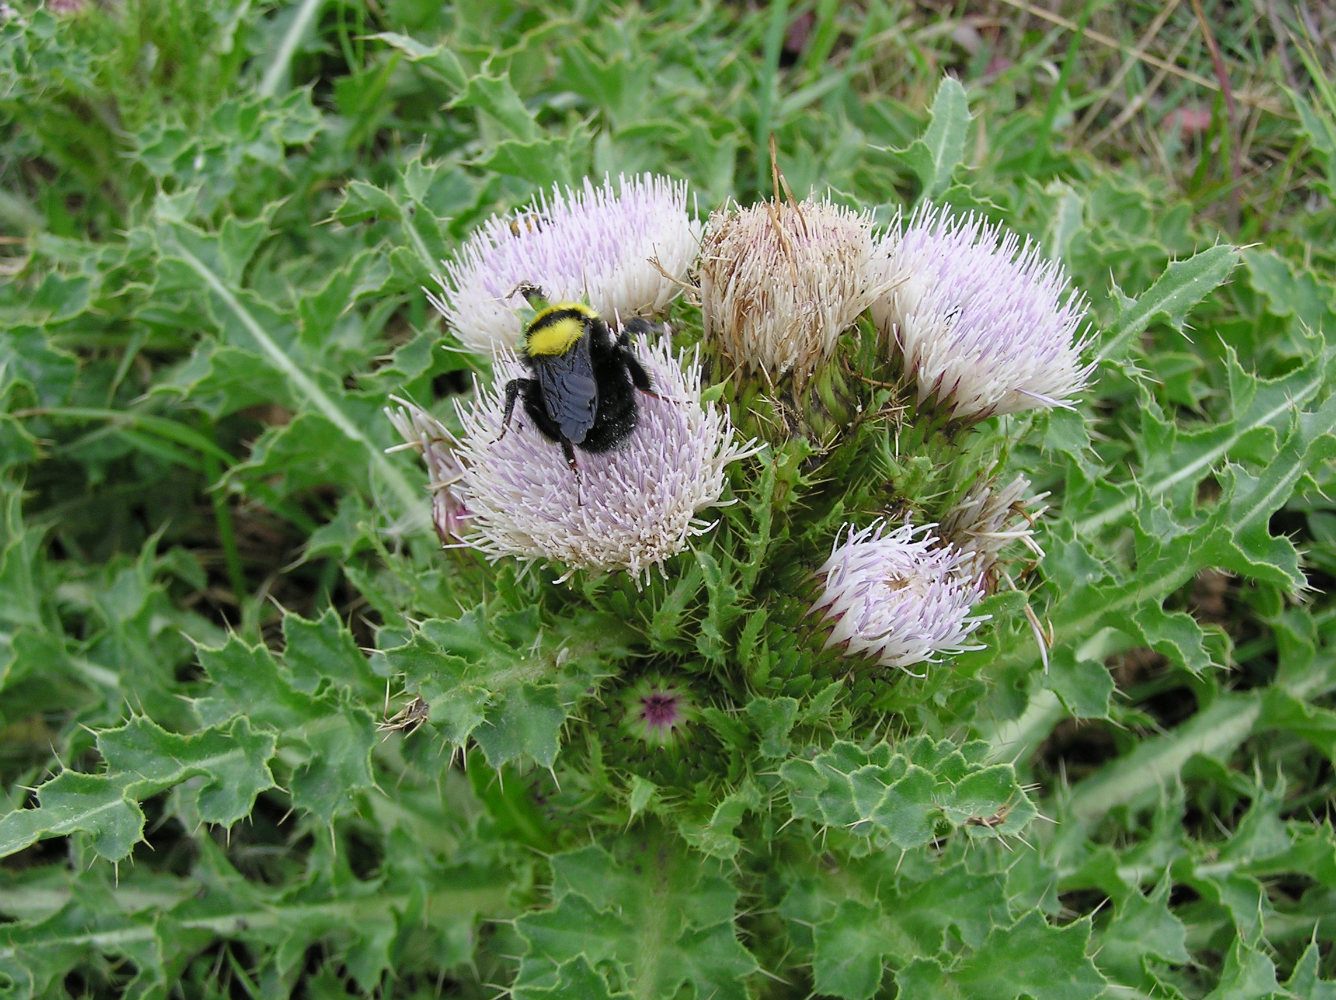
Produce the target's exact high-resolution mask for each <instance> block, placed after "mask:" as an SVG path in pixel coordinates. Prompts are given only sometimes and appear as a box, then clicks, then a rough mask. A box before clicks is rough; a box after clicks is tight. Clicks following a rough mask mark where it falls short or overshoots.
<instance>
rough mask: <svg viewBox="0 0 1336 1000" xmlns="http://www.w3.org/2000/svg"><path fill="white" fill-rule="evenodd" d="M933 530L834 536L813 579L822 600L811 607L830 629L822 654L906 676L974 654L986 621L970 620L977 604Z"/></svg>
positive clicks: (880, 528) (955, 558)
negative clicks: (840, 653)
mask: <svg viewBox="0 0 1336 1000" xmlns="http://www.w3.org/2000/svg"><path fill="white" fill-rule="evenodd" d="M932 527H933V525H926V526H924V527H915V526H914V525H911V524H909V523H908V522H906V523H905V524H903V525H901V526H900V527H898V528H895V529H894V530H892V531H886V530H885V526H884V524H883V523H882V522H877V523H875V524H873V525H871V526H869V527H867V528H863V529H862V530H854V528H853V526H852V525H850V526H848V533H847V535H845V537H844V539H843V541H841V540H840V536H839V535H836V538H835V545H834V547H833V549H832V550H831V554H830V558H829V559H827V560H826V562H825V563H824V564H823V565H822V566H821V568H820V569H819V570H818V571H817V573H818V575H819V576H823V577H824V578H825V579H824V583H823V585H822V588H821V594H820V596H819V597H818V598H817V599H816V602H815V603H814V604H813V605H812V611H814V612H818V613H820V614H821V616H822V617H823V618H824V620H825V621H826V622H827V623H828V624H829V625H830V627H831V632H830V636H829V637H828V638H827V639H826V648H827V649H829V648H831V647H832V646H843V647H844V648H845V651H846V652H848V653H850V654H853V655H860V656H865V657H867V658H869V659H872V660H875V661H876V662H877V663H879V664H881V665H882V666H885V667H898V668H900V669H903V670H905V671H907V672H909V673H913V671H911V670H909V668H910V667H912V666H913V665H914V664H916V663H933V662H936V661H937V660H940V659H941V657H942V656H943V655H947V654H952V653H960V652H964V651H965V650H967V649H980V648H982V647H980V646H977V645H967V644H966V639H968V637H969V635H970V633H971V632H973V631H974V630H975V629H976V628H978V626H979V625H980V624H981V623H982V622H984V621H986V620H987V619H988V617H989V616H987V615H983V616H972V615H971V614H970V607H971V605H973V604H974V603H975V602H976V601H978V600H980V599H981V598H982V597H983V588H982V585H981V583H980V581H979V580H978V578H977V577H975V576H973V575H972V574H971V569H972V563H971V560H970V559H969V558H967V557H966V556H964V555H963V554H962V553H961V552H960V550H958V549H956V548H954V547H952V546H949V545H944V544H942V543H941V541H940V539H938V538H937V537H936V536H935V535H933V534H932V533H931V529H932Z"/></svg>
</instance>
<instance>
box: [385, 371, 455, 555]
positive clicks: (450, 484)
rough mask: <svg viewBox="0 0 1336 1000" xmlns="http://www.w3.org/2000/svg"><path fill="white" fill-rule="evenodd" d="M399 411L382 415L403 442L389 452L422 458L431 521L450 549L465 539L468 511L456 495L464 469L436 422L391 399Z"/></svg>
mask: <svg viewBox="0 0 1336 1000" xmlns="http://www.w3.org/2000/svg"><path fill="white" fill-rule="evenodd" d="M390 398H391V399H393V400H394V401H395V402H396V403H398V404H399V408H398V409H391V408H389V407H386V409H385V415H386V416H387V417H389V418H390V423H392V424H394V429H395V430H397V431H398V432H399V436H400V437H402V438H403V439H404V443H403V444H401V445H396V446H395V447H394V448H391V449H390V451H403V450H406V449H412V450H415V451H417V453H418V454H419V455H421V456H422V461H423V462H424V463H425V464H426V466H427V471H428V472H430V473H431V482H430V483H429V484H428V487H427V488H428V489H430V490H431V521H432V525H433V526H434V527H435V528H436V535H437V537H438V538H440V540H441V542H442V543H444V544H446V545H452V544H454V543H456V542H458V541H459V540H460V538H462V537H463V535H464V525H465V524H466V523H467V521H468V516H469V511H468V507H467V505H466V504H465V503H464V498H463V497H462V496H461V495H460V492H459V480H460V477H461V476H462V474H463V471H464V470H463V467H462V466H461V465H460V464H459V460H458V459H457V458H455V451H454V446H453V442H454V437H453V436H452V435H451V433H450V431H449V430H448V429H447V428H446V426H445V425H444V424H442V423H441V422H440V421H439V420H437V419H436V418H435V417H433V416H432V415H431V414H430V413H428V412H427V411H426V410H424V409H422V407H420V406H418V405H417V404H416V403H411V402H409V401H408V400H405V399H399V398H398V397H397V396H391V397H390Z"/></svg>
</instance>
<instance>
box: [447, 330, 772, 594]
mask: <svg viewBox="0 0 1336 1000" xmlns="http://www.w3.org/2000/svg"><path fill="white" fill-rule="evenodd" d="M669 339H670V338H668V337H667V336H664V337H660V338H658V342H657V343H655V344H653V345H652V346H645V345H637V348H636V353H637V355H638V357H639V359H640V362H641V364H642V365H644V367H645V370H646V371H647V372H648V373H649V376H650V378H651V380H652V381H653V385H654V392H655V394H656V396H657V397H659V398H655V397H654V396H648V395H645V394H644V393H637V405H638V407H639V411H640V418H639V422H638V423H637V425H636V429H635V431H634V432H633V433H632V434H631V437H630V439H629V440H628V441H627V442H626V444H625V445H623V446H622V447H620V448H618V449H616V450H613V451H608V452H601V453H597V454H595V453H591V452H587V451H583V450H578V451H577V452H576V458H577V461H578V463H579V469H580V471H579V475H578V477H577V475H576V474H575V472H573V471H572V470H571V468H570V466H569V465H567V464H566V458H565V456H564V455H563V454H562V449H561V447H560V445H558V444H556V443H555V442H553V441H550V440H548V439H547V438H546V437H544V436H543V434H542V433H541V432H539V430H538V429H537V428H536V427H534V426H533V423H532V421H531V420H529V419H528V418H527V417H526V416H525V414H524V413H523V411H522V408H516V411H515V414H514V416H513V418H512V421H511V425H510V428H509V430H508V431H507V432H506V433H505V435H504V436H502V433H501V432H502V424H503V415H504V409H505V406H504V402H505V400H504V394H505V384H506V383H507V382H508V381H509V380H510V379H512V378H516V377H524V376H525V375H526V374H527V373H526V371H525V369H524V368H523V367H522V365H521V364H520V362H519V361H518V360H517V359H516V358H515V356H514V355H513V354H511V353H509V352H506V353H504V354H502V355H500V356H498V358H497V360H496V364H495V371H496V379H495V381H494V382H493V383H492V384H491V385H490V386H487V387H485V388H479V390H478V394H477V398H476V400H474V401H472V402H471V403H467V404H466V403H456V404H455V405H456V408H457V410H458V412H459V418H460V421H461V423H462V425H463V433H462V435H461V437H460V440H459V442H458V446H457V452H456V454H457V455H458V458H459V461H460V463H461V465H462V466H463V477H462V479H461V482H460V492H461V495H462V496H463V497H464V500H465V503H466V504H467V507H468V512H469V521H468V531H467V532H466V533H465V536H464V541H465V542H466V543H467V544H468V545H470V546H472V547H474V548H476V549H479V550H480V551H482V552H483V553H484V554H485V555H486V556H487V557H488V558H489V559H491V560H494V561H495V560H497V559H500V558H503V557H506V556H513V557H516V558H519V559H529V560H537V559H548V560H552V561H554V562H558V563H562V564H564V565H565V567H566V572H565V573H564V575H563V576H562V577H561V578H560V579H561V580H565V579H568V578H569V577H570V576H571V574H572V573H573V572H574V571H575V570H577V569H588V570H594V571H616V570H625V571H626V572H627V573H629V574H631V575H632V576H633V577H635V578H636V579H637V580H641V579H644V578H645V577H647V576H648V574H649V571H650V570H651V569H652V568H654V567H656V566H658V567H660V569H662V565H661V564H662V563H663V562H664V560H666V559H667V558H668V557H669V556H672V555H674V554H676V553H678V552H681V551H682V550H683V549H685V548H686V546H687V543H688V542H689V541H690V539H691V538H692V537H693V536H695V535H699V534H702V533H704V532H705V531H707V530H708V529H709V528H710V527H711V525H712V522H708V521H705V520H702V519H701V518H700V517H698V516H697V515H698V514H699V512H701V511H703V510H706V509H707V508H710V507H714V506H718V505H719V503H720V500H719V498H720V497H721V496H722V495H723V491H724V485H725V477H724V469H725V467H726V466H727V465H728V464H729V463H730V462H736V461H738V460H739V459H741V458H745V457H747V456H749V455H753V454H755V453H756V452H757V451H759V450H760V449H759V447H757V446H756V444H755V442H748V443H746V444H738V443H737V442H736V440H735V437H734V432H733V424H732V421H731V420H730V418H729V416H728V411H727V410H726V409H724V408H722V407H720V406H718V405H717V404H715V403H709V404H706V403H703V402H702V401H701V384H700V377H701V375H700V366H699V364H698V363H697V360H696V358H695V357H694V356H693V357H692V358H690V359H689V360H688V359H686V358H683V357H682V356H681V355H675V354H674V353H673V352H672V349H671V345H670V342H669Z"/></svg>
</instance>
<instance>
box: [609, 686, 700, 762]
mask: <svg viewBox="0 0 1336 1000" xmlns="http://www.w3.org/2000/svg"><path fill="white" fill-rule="evenodd" d="M622 708H623V715H622V728H623V729H625V730H626V732H627V733H628V734H629V735H630V736H632V737H633V738H635V739H637V740H639V741H640V742H641V743H644V744H646V745H647V746H651V747H666V746H670V745H672V744H673V743H675V742H677V741H678V740H679V738H680V737H681V735H682V731H683V730H684V729H685V728H686V727H687V726H688V725H690V724H691V723H692V722H694V721H695V719H696V717H697V716H698V715H699V714H700V713H699V711H698V710H697V708H696V705H695V702H694V701H693V700H692V697H691V693H690V692H689V691H688V690H687V688H686V686H685V685H683V684H679V683H677V682H676V681H673V680H668V679H666V678H663V677H643V678H641V679H640V680H639V681H638V682H636V684H635V685H634V686H632V687H631V688H630V689H629V690H628V691H627V692H626V693H625V694H624V695H623V696H622Z"/></svg>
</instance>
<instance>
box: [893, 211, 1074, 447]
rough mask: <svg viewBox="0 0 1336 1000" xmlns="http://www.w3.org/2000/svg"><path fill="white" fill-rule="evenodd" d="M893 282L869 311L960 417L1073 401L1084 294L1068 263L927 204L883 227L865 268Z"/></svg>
mask: <svg viewBox="0 0 1336 1000" xmlns="http://www.w3.org/2000/svg"><path fill="white" fill-rule="evenodd" d="M869 274H870V283H872V284H874V285H889V287H890V288H891V291H890V292H889V293H888V294H885V295H882V296H881V297H880V298H879V299H878V301H876V302H874V303H873V305H872V318H873V320H874V321H875V322H876V324H877V327H878V329H879V330H880V331H881V332H882V334H883V335H884V336H886V337H887V338H888V339H889V341H890V342H891V344H892V345H893V350H895V351H896V352H897V353H898V354H899V356H900V357H901V359H902V360H903V363H904V367H905V370H906V372H908V373H909V374H910V375H912V376H913V378H914V380H915V382H916V384H917V386H918V398H919V402H924V401H925V400H934V401H936V402H937V403H940V404H941V405H944V406H947V407H949V409H950V411H951V415H952V416H953V417H955V418H957V419H960V420H969V421H977V420H984V419H986V418H988V417H990V416H993V415H994V414H999V413H1015V412H1017V411H1020V410H1026V409H1031V408H1035V407H1042V408H1052V407H1055V406H1070V405H1071V403H1070V398H1071V397H1072V396H1073V395H1075V394H1076V393H1078V392H1080V391H1081V389H1083V388H1084V387H1085V385H1086V384H1087V382H1088V381H1089V380H1090V375H1091V372H1092V371H1093V370H1094V365H1093V364H1082V362H1081V352H1082V351H1083V350H1084V348H1085V347H1086V346H1087V344H1088V343H1089V337H1088V335H1087V334H1083V333H1082V324H1083V319H1084V315H1085V309H1086V303H1085V299H1084V298H1083V297H1082V296H1081V295H1080V294H1078V293H1075V292H1073V291H1072V290H1071V288H1070V286H1069V285H1068V282H1067V277H1066V274H1065V272H1064V271H1063V269H1062V267H1061V266H1060V265H1059V264H1057V263H1055V262H1053V261H1050V260H1045V259H1044V258H1043V257H1042V256H1041V255H1040V251H1039V247H1038V246H1037V245H1035V244H1034V243H1031V242H1030V241H1029V240H1027V241H1026V242H1025V243H1024V244H1022V243H1021V241H1020V239H1019V238H1018V237H1017V236H1016V234H1015V233H1005V234H1004V233H1003V232H1002V230H1000V229H999V228H998V227H996V226H993V225H990V224H989V223H988V222H986V221H985V220H984V219H982V218H980V217H979V216H976V215H969V216H967V217H965V218H964V219H959V218H954V217H952V216H951V215H950V214H949V213H947V212H946V211H942V210H938V209H936V208H926V209H922V210H920V211H918V212H915V213H914V215H913V216H912V217H911V218H910V220H909V223H908V225H907V226H904V227H897V228H896V230H895V231H892V232H891V233H889V234H887V236H886V237H884V238H883V240H882V242H881V244H880V245H879V246H878V248H877V253H876V255H875V256H874V259H873V263H872V266H871V268H870V271H869Z"/></svg>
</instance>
